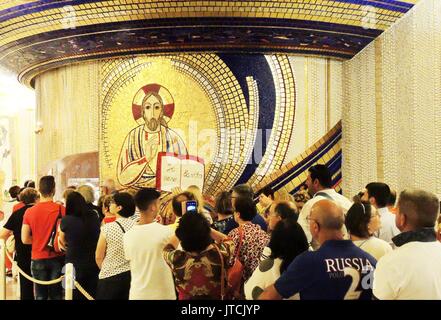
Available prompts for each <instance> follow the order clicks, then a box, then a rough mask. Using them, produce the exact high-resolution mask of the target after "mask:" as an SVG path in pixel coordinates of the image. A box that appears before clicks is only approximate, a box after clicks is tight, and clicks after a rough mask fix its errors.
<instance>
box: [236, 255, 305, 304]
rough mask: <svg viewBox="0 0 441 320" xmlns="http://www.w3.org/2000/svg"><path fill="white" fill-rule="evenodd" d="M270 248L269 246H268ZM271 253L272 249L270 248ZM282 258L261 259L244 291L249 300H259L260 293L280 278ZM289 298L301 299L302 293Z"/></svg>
mask: <svg viewBox="0 0 441 320" xmlns="http://www.w3.org/2000/svg"><path fill="white" fill-rule="evenodd" d="M267 248H268V247H267ZM268 249H269V248H268ZM269 252H270V254H271V249H269ZM281 264H282V259H278V258H277V259H271V258H266V259H264V260H261V261H260V263H259V266H258V267H257V268H256V270H254V272H253V275H252V276H251V277H250V278H249V279H248V281H247V282H246V283H245V287H244V291H245V298H246V299H247V300H257V299H258V298H259V296H260V294H261V293H262V292H263V291H264V290H265V289H266V288H267V287H269V286H271V285H273V284H274V282H276V280H277V279H279V278H280V265H281ZM288 300H300V295H299V294H295V295H293V296H292V297H290V298H289V299H288Z"/></svg>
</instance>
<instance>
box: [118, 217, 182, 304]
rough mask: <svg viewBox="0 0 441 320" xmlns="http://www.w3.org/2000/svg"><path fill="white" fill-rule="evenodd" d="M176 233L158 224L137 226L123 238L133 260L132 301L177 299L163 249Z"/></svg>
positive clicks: (128, 253)
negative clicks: (163, 255)
mask: <svg viewBox="0 0 441 320" xmlns="http://www.w3.org/2000/svg"><path fill="white" fill-rule="evenodd" d="M173 233H174V230H173V229H171V228H170V227H167V226H163V225H161V224H159V223H157V222H153V223H149V224H143V225H135V226H134V227H133V228H132V229H131V230H130V231H128V232H127V233H126V234H125V235H124V252H125V258H126V259H127V260H129V261H130V272H131V276H132V280H131V283H130V294H129V299H130V300H176V293H175V285H174V281H173V275H172V272H171V270H170V268H169V267H168V265H167V264H166V263H165V260H164V258H163V257H162V250H163V249H164V247H165V245H166V244H167V243H168V241H169V240H170V237H171V236H172V235H173Z"/></svg>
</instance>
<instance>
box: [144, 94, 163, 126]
mask: <svg viewBox="0 0 441 320" xmlns="http://www.w3.org/2000/svg"><path fill="white" fill-rule="evenodd" d="M142 107H143V108H142V110H143V111H142V117H143V118H144V121H145V123H146V125H147V128H148V129H149V130H151V131H156V130H157V129H158V126H159V124H160V122H159V119H160V118H161V116H162V104H161V101H159V100H158V98H156V97H155V96H154V95H150V97H148V98H147V99H146V100H145V101H144V103H143V105H142Z"/></svg>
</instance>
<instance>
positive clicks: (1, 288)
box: [0, 239, 6, 300]
mask: <svg viewBox="0 0 441 320" xmlns="http://www.w3.org/2000/svg"><path fill="white" fill-rule="evenodd" d="M0 247H1V248H0V300H6V242H5V240H3V239H0Z"/></svg>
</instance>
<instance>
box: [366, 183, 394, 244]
mask: <svg viewBox="0 0 441 320" xmlns="http://www.w3.org/2000/svg"><path fill="white" fill-rule="evenodd" d="M389 197H390V188H389V186H388V185H387V184H385V183H383V182H371V183H369V184H368V185H366V191H365V192H364V194H363V196H362V197H361V200H362V201H367V202H369V203H370V204H371V205H373V206H374V207H375V208H377V210H378V214H379V215H380V219H381V228H380V230H378V232H377V234H375V236H376V237H377V238H379V239H381V240H384V241H386V242H387V243H389V244H390V245H391V246H392V248H393V247H394V244H393V242H392V238H393V237H395V236H396V235H397V234H399V233H400V230H398V229H397V227H396V226H395V215H394V214H393V213H392V212H390V211H389V208H388V207H387V204H388V200H389Z"/></svg>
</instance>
